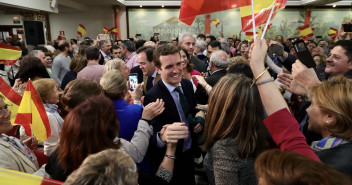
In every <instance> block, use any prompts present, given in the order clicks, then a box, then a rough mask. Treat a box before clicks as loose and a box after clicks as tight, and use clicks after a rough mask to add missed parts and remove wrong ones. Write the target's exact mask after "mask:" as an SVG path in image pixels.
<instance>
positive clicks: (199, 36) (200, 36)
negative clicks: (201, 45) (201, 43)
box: [197, 34, 206, 40]
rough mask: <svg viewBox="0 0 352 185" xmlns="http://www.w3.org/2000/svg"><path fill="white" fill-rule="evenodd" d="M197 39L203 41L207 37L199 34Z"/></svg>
mask: <svg viewBox="0 0 352 185" xmlns="http://www.w3.org/2000/svg"><path fill="white" fill-rule="evenodd" d="M197 38H202V39H204V40H205V38H206V37H205V35H204V34H199V35H198V36H197Z"/></svg>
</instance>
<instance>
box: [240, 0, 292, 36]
mask: <svg viewBox="0 0 352 185" xmlns="http://www.w3.org/2000/svg"><path fill="white" fill-rule="evenodd" d="M238 2H239V5H240V14H241V22H242V31H243V32H247V31H249V30H251V29H253V25H252V24H253V23H252V22H253V19H252V6H251V0H240V1H238ZM286 2H287V0H253V9H254V19H255V27H258V26H260V25H262V24H265V23H266V22H267V21H268V19H269V15H270V12H271V9H272V8H274V10H273V15H272V16H271V20H272V19H273V18H274V16H275V14H276V12H277V10H279V9H283V8H285V6H286ZM273 6H274V7H273ZM271 20H270V21H271Z"/></svg>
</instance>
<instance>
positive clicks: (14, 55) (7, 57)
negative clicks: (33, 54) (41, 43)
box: [0, 42, 22, 65]
mask: <svg viewBox="0 0 352 185" xmlns="http://www.w3.org/2000/svg"><path fill="white" fill-rule="evenodd" d="M21 56H22V50H20V49H18V48H16V47H15V46H10V45H7V44H5V43H2V42H0V64H5V65H13V64H15V63H16V61H17V60H18V59H19V58H20V57H21Z"/></svg>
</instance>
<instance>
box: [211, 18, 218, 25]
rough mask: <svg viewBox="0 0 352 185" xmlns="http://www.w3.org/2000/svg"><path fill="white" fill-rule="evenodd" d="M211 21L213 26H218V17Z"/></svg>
mask: <svg viewBox="0 0 352 185" xmlns="http://www.w3.org/2000/svg"><path fill="white" fill-rule="evenodd" d="M211 23H213V24H214V26H215V27H218V26H219V24H220V21H219V19H213V20H211Z"/></svg>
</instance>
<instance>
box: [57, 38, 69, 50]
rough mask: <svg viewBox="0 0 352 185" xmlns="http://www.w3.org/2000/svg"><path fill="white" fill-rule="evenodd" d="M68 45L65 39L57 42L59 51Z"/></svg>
mask: <svg viewBox="0 0 352 185" xmlns="http://www.w3.org/2000/svg"><path fill="white" fill-rule="evenodd" d="M68 47H70V43H69V42H68V41H67V40H64V41H62V42H59V45H58V49H59V50H60V51H65V48H68Z"/></svg>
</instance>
